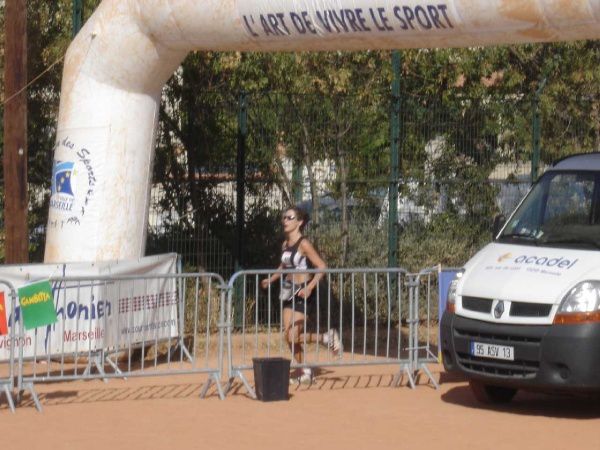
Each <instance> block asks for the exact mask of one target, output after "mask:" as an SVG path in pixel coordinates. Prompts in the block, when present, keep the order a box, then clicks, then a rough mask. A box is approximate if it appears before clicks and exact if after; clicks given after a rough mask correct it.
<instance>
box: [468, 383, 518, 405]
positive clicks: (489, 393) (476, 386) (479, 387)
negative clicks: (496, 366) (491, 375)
mask: <svg viewBox="0 0 600 450" xmlns="http://www.w3.org/2000/svg"><path fill="white" fill-rule="evenodd" d="M469 387H470V388H471V391H473V395H475V398H476V399H477V400H478V401H480V402H481V403H488V404H490V403H495V404H499V403H510V401H511V400H512V399H513V397H514V396H515V394H516V393H517V390H516V389H514V388H509V387H504V386H492V385H489V384H484V383H482V382H481V381H476V380H470V381H469Z"/></svg>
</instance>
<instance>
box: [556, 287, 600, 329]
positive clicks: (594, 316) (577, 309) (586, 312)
mask: <svg viewBox="0 0 600 450" xmlns="http://www.w3.org/2000/svg"><path fill="white" fill-rule="evenodd" d="M598 321H600V281H593V280H589V281H582V282H581V283H579V284H577V285H575V287H574V288H573V289H571V290H570V291H569V292H568V293H567V295H565V298H563V300H562V302H561V303H560V306H559V307H558V311H557V312H556V316H555V317H554V323H555V324H570V323H584V322H598Z"/></svg>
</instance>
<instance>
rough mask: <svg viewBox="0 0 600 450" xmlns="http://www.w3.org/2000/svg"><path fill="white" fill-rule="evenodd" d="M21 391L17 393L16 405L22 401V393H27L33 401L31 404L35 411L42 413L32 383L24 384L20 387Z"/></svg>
mask: <svg viewBox="0 0 600 450" xmlns="http://www.w3.org/2000/svg"><path fill="white" fill-rule="evenodd" d="M21 389H22V390H21V391H19V393H18V394H17V403H20V402H21V399H22V395H23V392H24V391H29V394H31V399H32V400H33V404H34V405H35V409H37V410H38V411H39V412H42V404H41V403H40V399H39V398H38V396H37V393H36V392H35V387H34V385H33V383H32V382H25V383H23V384H22V385H21Z"/></svg>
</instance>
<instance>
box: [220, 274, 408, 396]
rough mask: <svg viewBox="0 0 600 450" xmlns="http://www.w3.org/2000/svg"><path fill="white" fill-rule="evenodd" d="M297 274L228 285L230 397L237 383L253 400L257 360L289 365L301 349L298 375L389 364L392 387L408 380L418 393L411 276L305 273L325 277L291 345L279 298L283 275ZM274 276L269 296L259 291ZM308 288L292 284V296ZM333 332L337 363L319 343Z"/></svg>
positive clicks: (241, 278) (244, 278)
mask: <svg viewBox="0 0 600 450" xmlns="http://www.w3.org/2000/svg"><path fill="white" fill-rule="evenodd" d="M293 273H296V274H297V273H298V272H297V271H294V270H277V271H273V270H254V271H250V270H247V271H241V272H238V273H236V274H234V275H233V276H232V278H231V279H230V280H229V284H228V290H229V292H228V300H227V317H228V318H229V321H230V322H231V326H230V327H228V329H227V330H228V338H227V360H228V374H229V381H228V384H227V386H226V388H225V391H226V392H228V391H229V390H230V388H231V386H232V383H233V381H234V380H235V379H236V378H239V379H240V380H241V382H242V384H243V386H244V387H245V389H246V390H247V391H248V393H249V394H250V395H251V396H253V397H254V396H255V392H254V390H253V389H252V387H251V386H250V384H249V383H248V380H247V379H246V377H245V375H244V372H245V371H247V370H250V369H251V368H252V359H253V358H260V357H282V356H285V357H288V358H289V357H290V356H291V355H292V354H293V353H294V352H295V351H296V348H295V347H296V346H299V347H300V350H299V353H300V355H299V358H298V359H299V360H293V361H292V368H294V369H300V368H309V367H313V368H314V367H327V366H350V365H382V364H391V365H396V366H398V372H397V374H396V375H395V376H394V378H393V384H394V385H396V386H397V385H398V384H399V383H400V381H401V378H402V376H403V375H406V376H407V378H408V382H409V384H410V386H411V387H413V388H414V379H413V374H412V368H413V364H412V363H411V359H410V358H411V355H410V352H411V349H412V348H414V347H415V346H416V345H417V342H413V340H414V334H413V333H411V331H410V323H411V317H413V315H414V312H413V309H412V308H413V306H414V298H413V293H412V288H411V283H412V277H411V276H409V275H408V274H407V272H406V271H405V270H404V269H387V268H383V269H326V270H307V271H306V273H310V274H317V273H323V274H324V276H323V278H322V280H321V283H320V284H318V285H317V287H316V288H315V290H314V292H313V295H314V298H313V299H312V300H311V302H312V303H313V307H314V310H313V311H310V313H309V314H308V315H309V317H310V320H309V321H304V322H303V323H302V330H301V334H300V336H299V337H297V338H294V337H292V338H291V339H290V341H291V343H290V344H288V339H287V337H286V330H284V328H283V321H282V315H283V307H282V303H281V301H280V299H279V293H280V292H281V290H282V288H283V287H284V286H283V280H284V278H285V277H286V275H288V274H293ZM274 274H278V275H279V276H280V277H279V279H278V280H277V281H276V282H275V283H273V284H271V285H270V287H269V288H268V289H266V290H265V289H261V286H260V283H261V280H262V279H264V278H265V277H270V276H272V275H274ZM303 287H305V286H304V284H303V283H301V284H299V285H297V286H296V285H293V286H292V291H296V290H297V289H299V288H303ZM294 301H296V300H294ZM330 329H336V330H337V332H338V333H339V335H340V337H341V340H342V344H343V353H342V354H341V355H340V357H337V356H336V355H334V354H333V353H332V351H331V349H328V348H327V347H326V346H324V345H321V344H319V343H315V342H314V341H315V340H320V336H322V334H323V333H326V332H328V330H330ZM234 331H235V332H234ZM296 341H297V342H296Z"/></svg>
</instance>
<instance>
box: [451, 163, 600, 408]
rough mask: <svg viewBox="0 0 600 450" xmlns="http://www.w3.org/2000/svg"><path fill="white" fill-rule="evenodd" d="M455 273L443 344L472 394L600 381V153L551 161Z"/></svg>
mask: <svg viewBox="0 0 600 450" xmlns="http://www.w3.org/2000/svg"><path fill="white" fill-rule="evenodd" d="M459 275H461V276H460V277H458V278H457V279H455V280H454V281H453V282H452V284H451V286H450V290H449V294H448V299H447V306H446V311H445V312H444V315H443V318H442V321H441V324H440V339H441V342H440V345H441V350H442V355H443V362H444V366H445V368H446V370H447V371H458V372H462V373H463V374H464V375H466V376H467V377H468V378H469V383H470V385H471V389H472V390H473V392H474V394H475V396H476V397H477V399H478V400H481V401H484V402H509V401H510V400H511V399H512V398H513V396H514V395H515V393H516V392H517V390H518V389H528V390H544V391H569V392H591V391H600V153H590V154H584V155H575V156H570V157H568V158H565V159H562V160H560V161H557V162H555V163H554V164H553V165H552V167H550V168H549V169H548V170H547V171H546V172H545V173H544V175H543V176H542V177H541V178H540V179H539V180H538V181H537V182H536V183H535V184H534V185H533V186H532V188H531V190H530V191H529V193H528V194H527V195H526V196H525V198H524V199H523V200H522V201H521V203H520V204H519V206H518V207H517V208H516V210H515V211H514V212H513V213H512V215H511V216H510V218H509V219H508V220H507V221H506V223H505V224H504V226H503V227H502V229H501V230H500V231H499V232H498V233H497V234H496V238H495V240H494V241H493V242H492V243H490V244H488V245H487V246H485V247H484V248H483V249H482V250H480V251H479V252H478V253H477V254H476V255H475V256H473V258H471V259H470V260H469V261H468V262H467V264H466V265H465V266H464V270H463V272H462V273H461V274H459Z"/></svg>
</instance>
